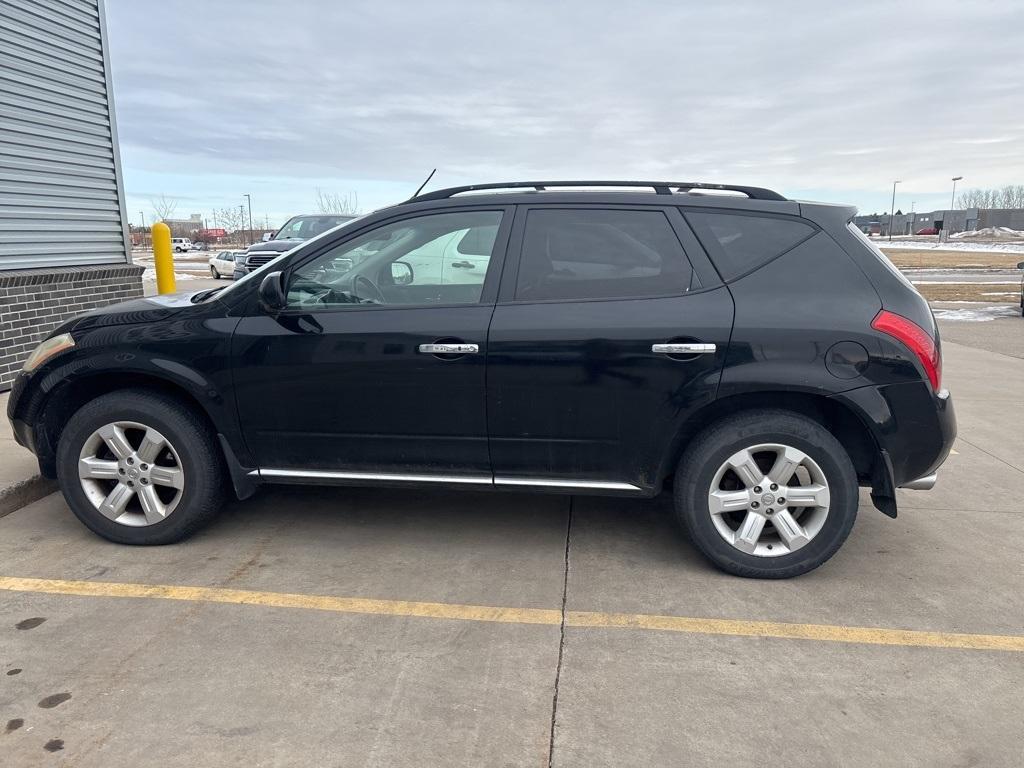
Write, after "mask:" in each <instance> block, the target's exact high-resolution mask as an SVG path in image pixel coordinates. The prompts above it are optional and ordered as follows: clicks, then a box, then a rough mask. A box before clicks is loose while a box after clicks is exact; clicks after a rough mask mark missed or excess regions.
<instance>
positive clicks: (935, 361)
mask: <svg viewBox="0 0 1024 768" xmlns="http://www.w3.org/2000/svg"><path fill="white" fill-rule="evenodd" d="M871 327H872V328H874V329H875V330H876V331H881V332H882V333H885V334H888V335H889V336H892V337H893V338H894V339H896V340H897V341H899V342H901V343H902V344H904V345H905V346H906V347H907V348H908V349H910V351H911V352H913V353H914V354H915V355H916V356H917V359H918V360H920V361H921V365H923V366H924V371H925V373H926V374H928V381H930V382H931V383H932V389H934V390H935V391H936V392H938V391H939V385H940V384H941V383H942V357H941V355H940V354H939V346H938V345H937V344H936V343H935V339H933V338H932V337H931V336H930V335H929V334H928V332H927V331H926V330H925V329H924V328H922V327H921V326H919V325H918V324H917V323H915V322H913V321H912V320H908V319H907V318H905V317H903V315H897V314H896V313H895V312H889V311H888V310H885V309H883V310H882V311H881V312H879V313H878V314H877V315H875V319H874V320H872V321H871Z"/></svg>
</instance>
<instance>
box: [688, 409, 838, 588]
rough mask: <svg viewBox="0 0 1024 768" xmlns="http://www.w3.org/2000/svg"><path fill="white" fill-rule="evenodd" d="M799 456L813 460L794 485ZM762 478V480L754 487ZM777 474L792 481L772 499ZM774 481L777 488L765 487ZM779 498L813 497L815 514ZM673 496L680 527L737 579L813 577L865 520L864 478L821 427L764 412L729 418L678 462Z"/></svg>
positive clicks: (802, 468)
mask: <svg viewBox="0 0 1024 768" xmlns="http://www.w3.org/2000/svg"><path fill="white" fill-rule="evenodd" d="M750 449H755V450H750ZM744 451H746V453H744ZM773 454H774V458H773ZM783 455H784V456H785V457H786V459H787V461H785V462H783V461H782V459H781V457H782V456H783ZM800 455H802V456H803V457H804V460H802V461H801V463H800V464H799V465H797V469H796V470H795V471H794V473H793V474H792V476H790V475H789V474H787V473H788V468H789V466H791V465H792V464H793V462H794V461H795V459H796V458H797V457H798V456H800ZM745 457H749V458H752V459H753V460H754V463H755V465H754V466H753V467H751V466H750V465H749V464H748V463H746V462H745V461H743V459H744V458H745ZM730 462H736V463H737V464H738V465H739V466H740V471H739V472H737V471H736V470H734V469H733V464H732V463H730ZM777 462H778V463H777ZM748 467H749V469H747V468H748ZM723 470H724V473H723ZM754 470H759V471H760V472H761V473H762V474H761V478H762V479H761V480H757V479H751V476H753V477H754V478H756V477H757V475H756V474H754ZM769 473H771V474H773V475H774V476H776V478H778V477H788V478H789V479H788V480H785V481H784V482H782V483H776V484H775V487H777V488H778V490H777V491H775V492H773V491H772V487H773V485H772V483H771V478H768V477H767V475H768V474H769ZM744 478H746V479H744ZM765 480H767V481H768V482H769V486H768V487H763V486H762V485H761V483H762V482H764V481H765ZM712 492H714V497H713V496H712ZM774 493H791V494H792V496H793V497H794V498H798V497H804V498H801V500H804V501H807V502H808V506H793V505H785V504H779V498H780V497H779V496H776V495H774ZM744 495H745V496H744ZM674 496H675V499H674V500H675V510H676V516H677V518H678V520H679V522H680V523H681V525H682V526H683V528H684V529H685V530H686V532H687V533H688V534H689V536H690V538H691V540H692V541H693V543H694V544H695V545H696V547H697V548H698V549H699V550H700V551H701V552H702V553H703V554H704V555H705V556H706V557H707V558H708V559H709V560H710V561H711V562H712V563H714V564H715V565H716V566H718V567H719V568H721V569H722V570H724V571H726V572H728V573H731V574H734V575H736V576H743V577H747V578H759V579H785V578H790V577H792V576H799V575H801V574H804V573H807V572H808V571H812V570H814V569H815V568H817V567H818V566H820V565H822V564H823V563H824V562H826V561H827V560H828V559H829V558H830V557H832V555H834V554H835V553H836V551H837V550H838V549H839V547H840V546H842V544H843V542H844V541H845V540H846V537H847V536H848V535H849V533H850V530H851V529H852V528H853V524H854V521H855V520H856V518H857V506H858V488H857V473H856V471H855V470H854V467H853V463H852V462H851V461H850V457H849V456H848V455H847V453H846V450H845V449H844V448H843V446H842V445H841V444H840V443H839V441H838V440H836V438H835V437H833V436H832V434H831V433H830V432H828V430H826V429H825V428H824V427H823V426H822V425H821V424H819V423H818V422H816V421H814V420H812V419H809V418H807V417H806V416H802V415H800V414H797V413H793V412H790V411H783V410H775V409H765V410H759V411H750V412H747V413H741V414H738V415H736V416H731V417H727V418H725V419H722V420H721V421H718V422H716V423H714V424H712V425H711V426H709V427H708V428H707V429H705V430H704V431H703V432H702V433H700V434H699V435H698V436H697V437H696V438H695V439H694V440H693V441H692V442H691V443H690V445H689V446H688V448H687V449H686V451H685V453H684V454H683V457H682V459H681V460H680V462H679V467H678V468H677V470H676V476H675V483H674ZM782 501H786V499H784V498H783V499H782ZM789 501H790V502H792V501H793V499H789ZM713 505H714V506H715V508H716V512H717V514H714V513H712V506H713ZM744 505H745V506H744ZM770 505H774V506H770ZM753 507H757V510H756V511H755V510H754V509H753ZM722 510H727V511H725V512H723V511H722ZM769 515H770V517H769ZM784 515H785V517H784ZM775 521H778V526H777V525H776V522H775ZM793 521H796V523H797V525H796V526H795V527H794V526H793V525H792V522H793ZM759 526H760V527H759ZM783 533H785V534H786V535H785V536H784V535H783ZM729 536H731V537H732V539H733V540H732V541H730V540H727V537H729Z"/></svg>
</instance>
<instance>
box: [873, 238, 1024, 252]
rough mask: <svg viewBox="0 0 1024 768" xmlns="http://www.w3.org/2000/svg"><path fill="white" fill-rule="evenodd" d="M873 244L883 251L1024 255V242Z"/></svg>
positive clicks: (898, 242) (917, 241)
mask: <svg viewBox="0 0 1024 768" xmlns="http://www.w3.org/2000/svg"><path fill="white" fill-rule="evenodd" d="M872 242H873V243H874V244H875V245H877V246H878V247H879V248H881V249H882V250H883V251H886V250H889V249H890V248H898V249H903V250H914V251H973V252H977V253H985V252H987V253H1024V242H1020V243H964V242H961V241H950V242H947V243H935V242H921V241H920V240H893V241H892V243H889V242H884V243H880V242H878V241H877V240H872Z"/></svg>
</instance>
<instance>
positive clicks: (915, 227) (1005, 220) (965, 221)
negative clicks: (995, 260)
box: [853, 208, 1024, 235]
mask: <svg viewBox="0 0 1024 768" xmlns="http://www.w3.org/2000/svg"><path fill="white" fill-rule="evenodd" d="M853 222H854V224H855V225H856V226H857V228H858V229H859V230H861V231H862V232H864V233H866V234H876V235H888V234H889V227H890V223H891V226H892V233H893V234H894V235H915V234H917V233H918V232H920V231H921V230H922V229H926V230H927V229H934V230H936V231H937V232H946V233H948V234H954V233H956V232H971V231H973V230H975V229H985V228H986V227H1009V228H1010V229H1019V230H1024V208H966V209H961V210H952V211H951V210H942V211H914V212H913V213H897V214H896V215H895V216H893V217H891V222H890V216H889V214H888V213H883V214H880V215H879V214H870V215H866V216H855V217H854V219H853Z"/></svg>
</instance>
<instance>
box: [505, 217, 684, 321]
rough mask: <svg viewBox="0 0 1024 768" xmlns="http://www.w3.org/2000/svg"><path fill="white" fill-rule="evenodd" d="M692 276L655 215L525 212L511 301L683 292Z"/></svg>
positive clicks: (676, 241) (667, 228)
mask: <svg viewBox="0 0 1024 768" xmlns="http://www.w3.org/2000/svg"><path fill="white" fill-rule="evenodd" d="M696 280H697V279H696V276H695V275H694V273H693V268H692V267H691V266H690V262H689V260H688V259H687V258H686V254H685V253H684V252H683V247H682V245H681V244H680V242H679V238H678V237H676V234H675V232H674V231H673V229H672V226H671V224H670V223H669V221H668V218H667V217H666V216H665V214H664V213H662V212H661V211H643V210H600V209H591V208H588V209H567V208H551V209H533V210H531V211H530V212H529V213H528V214H527V217H526V227H525V230H524V233H523V251H522V257H521V259H520V264H519V275H518V277H517V279H516V291H515V298H516V299H517V300H520V301H531V300H542V301H543V300H557V299H563V300H571V299H611V298H629V297H638V296H664V295H677V294H682V293H685V292H686V291H688V290H691V289H692V288H694V287H699V284H696V285H695V283H696Z"/></svg>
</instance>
